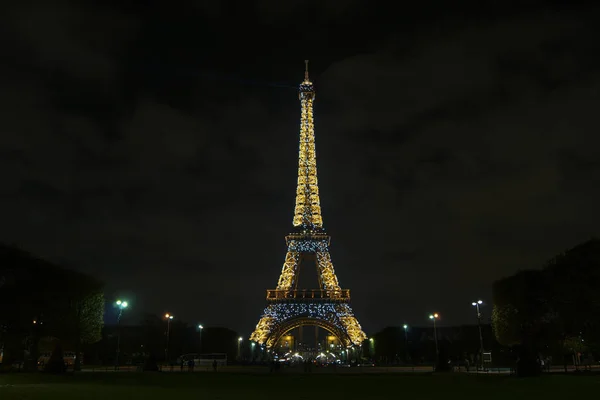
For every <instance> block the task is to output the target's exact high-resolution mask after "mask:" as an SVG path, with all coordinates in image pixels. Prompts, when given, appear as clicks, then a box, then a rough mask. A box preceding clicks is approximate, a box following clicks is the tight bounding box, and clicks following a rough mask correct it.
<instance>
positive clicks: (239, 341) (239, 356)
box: [238, 336, 244, 360]
mask: <svg viewBox="0 0 600 400" xmlns="http://www.w3.org/2000/svg"><path fill="white" fill-rule="evenodd" d="M242 340H244V338H242V337H241V336H240V337H239V338H238V360H240V359H241V358H242Z"/></svg>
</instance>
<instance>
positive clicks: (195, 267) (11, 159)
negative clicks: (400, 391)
mask: <svg viewBox="0 0 600 400" xmlns="http://www.w3.org/2000/svg"><path fill="white" fill-rule="evenodd" d="M509 3H510V2H509ZM132 4H134V3H132ZM228 7H229V6H228V5H227V4H225V3H221V2H198V1H196V2H189V3H186V5H185V6H183V5H182V8H181V9H180V10H179V11H177V12H176V10H175V9H172V8H171V9H165V10H162V11H161V10H159V9H155V8H153V7H150V6H148V7H144V8H143V9H142V8H140V9H136V7H135V6H134V5H130V6H129V8H125V7H124V6H118V7H117V6H115V7H112V8H109V7H108V6H104V5H103V6H95V7H92V6H87V7H79V8H73V7H72V6H68V4H67V3H66V2H65V3H57V4H56V5H54V4H53V7H50V8H48V7H47V6H46V7H41V6H40V7H35V8H32V7H26V6H25V5H24V4H23V5H21V6H16V7H13V8H11V9H10V12H7V13H4V14H3V15H4V20H3V21H4V22H6V23H4V24H3V28H2V29H3V30H5V31H6V33H7V35H5V37H10V38H11V40H10V46H9V47H7V48H8V49H9V50H10V54H12V55H13V56H12V57H11V56H9V54H8V53H7V54H6V55H5V56H4V57H3V59H4V58H7V59H8V62H6V63H4V64H3V65H2V66H1V67H0V70H1V71H2V74H0V82H1V83H2V87H3V91H2V93H0V102H1V104H2V106H3V111H4V112H3V119H2V121H3V122H2V134H1V135H0V157H1V158H0V176H1V178H2V182H3V186H2V188H1V189H0V193H2V197H1V202H2V204H1V210H2V211H1V212H2V214H1V215H0V218H2V221H3V224H2V227H3V228H2V230H0V240H3V241H6V242H11V243H12V242H16V243H18V244H19V245H21V246H23V247H25V248H26V249H28V250H31V251H32V252H34V253H37V254H40V255H41V256H45V257H48V258H50V259H53V260H62V261H65V262H68V263H69V264H72V265H76V266H78V268H81V269H82V270H84V271H88V272H92V273H94V274H96V275H98V276H99V277H101V278H102V279H105V280H106V281H107V282H108V283H109V287H110V288H111V289H114V290H115V291H117V292H119V293H121V291H127V292H129V293H131V296H134V295H135V299H136V302H137V303H138V305H139V307H140V308H143V309H144V310H147V311H155V312H163V311H165V309H168V310H167V311H170V312H172V313H176V312H177V315H181V316H182V317H183V318H186V319H188V320H195V319H198V320H202V321H205V322H206V323H207V324H225V325H228V326H231V327H233V328H235V329H239V330H240V331H243V332H249V331H250V330H251V329H252V328H253V324H254V323H255V322H256V319H257V318H258V316H259V314H260V312H261V310H262V307H263V306H264V304H263V294H264V289H266V288H268V287H271V286H274V285H275V284H276V281H277V278H278V274H279V272H280V269H281V264H282V262H283V257H284V252H285V243H284V240H283V236H284V235H285V234H286V233H287V231H288V230H289V229H290V223H291V217H292V215H291V214H292V207H293V201H294V198H293V196H294V190H295V173H296V168H297V167H296V152H297V127H298V121H297V118H298V116H299V109H298V108H299V104H298V99H297V94H296V92H295V85H296V84H297V83H299V80H300V79H301V78H302V67H303V64H302V60H303V59H304V58H305V57H306V56H305V54H306V53H309V55H310V54H312V55H314V56H315V57H312V56H311V60H312V61H311V74H312V76H313V78H314V81H315V83H316V87H317V101H316V130H317V152H318V155H319V175H320V178H319V179H320V184H321V193H322V198H321V200H322V207H323V212H324V221H325V225H326V228H327V229H328V230H329V232H330V233H331V234H332V236H333V239H332V248H331V250H332V257H333V261H334V264H335V267H336V271H337V273H338V275H339V278H340V282H341V283H342V285H343V286H346V287H349V288H350V289H352V291H353V298H354V308H355V309H356V312H357V314H358V316H359V318H360V320H361V321H363V323H364V325H365V326H366V328H368V329H376V328H380V327H382V326H384V325H387V324H394V323H399V321H400V320H405V319H406V320H411V321H414V323H415V324H419V323H421V322H423V321H422V320H421V318H422V317H423V316H425V315H426V314H427V312H429V311H431V310H433V309H434V308H435V309H438V310H439V311H440V312H441V313H443V315H444V316H447V321H449V322H464V321H466V320H467V318H469V317H470V314H468V313H469V312H470V311H472V310H470V309H469V307H468V304H469V302H470V301H471V298H472V297H476V296H482V297H486V298H488V299H489V290H490V284H491V282H492V281H493V280H494V279H496V278H498V277H501V276H503V275H506V274H510V273H512V272H514V271H516V270H517V269H519V268H529V267H535V266H537V265H541V263H542V262H543V261H544V260H545V259H547V258H549V257H551V256H552V255H553V254H555V253H557V252H559V251H561V250H563V249H565V248H567V247H570V246H572V245H574V244H576V243H577V242H579V241H582V240H585V239H587V237H589V236H590V235H592V234H594V233H595V232H596V231H597V225H598V222H600V221H599V219H600V215H598V213H597V211H596V208H597V207H595V204H596V203H597V202H598V197H599V196H600V193H598V190H597V187H599V186H598V185H597V184H595V183H597V181H598V180H599V179H600V174H599V172H598V171H599V169H598V165H597V162H596V161H595V160H596V159H597V158H598V152H597V148H598V146H597V145H596V144H597V142H598V140H597V138H596V136H597V135H596V133H595V131H594V129H595V128H594V127H595V123H594V122H595V121H594V119H593V118H594V117H593V116H594V111H595V109H597V107H598V97H597V93H598V87H599V84H600V74H599V73H598V66H599V65H598V63H599V61H598V58H597V57H596V56H595V51H594V42H593V38H594V37H596V36H597V33H598V32H596V30H597V28H596V27H595V25H594V23H593V21H594V18H595V15H597V13H596V10H594V9H587V10H576V11H572V12H568V13H567V12H562V13H560V14H559V13H556V12H533V11H532V12H530V13H528V14H526V15H525V14H518V13H517V12H516V11H513V12H512V15H511V14H510V13H509V12H508V10H509V7H508V6H506V9H503V10H504V11H503V12H498V14H497V16H496V17H495V18H492V19H493V21H491V22H490V21H489V20H487V21H484V20H482V19H481V18H475V19H470V17H469V15H468V13H465V14H464V16H463V17H461V19H454V20H453V21H454V22H452V23H447V22H446V23H441V22H439V21H440V15H441V16H443V15H447V16H449V18H450V17H451V16H452V15H454V14H453V13H454V11H453V12H448V14H443V12H442V11H440V14H436V15H434V14H431V15H430V16H428V15H429V14H428V13H427V12H425V11H423V10H421V11H420V12H419V13H417V14H414V15H419V17H418V18H417V17H414V18H417V20H418V22H419V23H418V24H416V23H413V24H404V23H400V21H405V20H406V19H407V18H409V16H407V15H405V14H409V13H408V12H407V13H404V14H403V15H402V16H398V17H397V18H398V21H396V23H395V24H383V23H382V24H380V25H382V26H378V27H377V28H376V29H375V28H374V29H372V32H367V29H366V27H365V23H366V22H365V21H366V20H365V19H364V18H362V19H353V18H355V17H354V16H355V15H358V16H360V15H361V14H362V15H363V16H373V15H375V14H377V13H375V11H374V10H373V9H372V8H362V7H364V4H363V3H361V2H352V3H351V4H350V3H349V5H348V7H347V8H344V9H340V8H337V7H334V6H333V3H332V2H325V3H322V4H321V5H320V6H319V7H321V8H320V9H319V11H320V12H321V14H320V15H319V16H318V18H313V19H311V21H313V20H314V22H315V23H317V22H318V21H321V22H322V24H321V25H319V24H318V23H317V24H316V25H314V27H312V28H311V31H312V34H311V35H309V36H306V35H304V33H303V31H302V29H304V28H306V27H305V25H303V24H304V22H303V21H298V18H297V17H296V15H297V10H298V9H300V8H303V7H309V8H311V9H312V10H315V7H317V6H316V5H314V4H312V5H309V6H305V5H304V4H303V3H301V2H287V3H286V4H279V3H277V5H275V4H274V3H273V2H259V3H256V4H254V5H248V6H246V7H247V8H248V10H247V13H246V14H247V15H245V18H241V16H239V15H238V16H236V15H237V14H236V15H233V14H227V15H229V16H230V18H228V19H227V20H223V19H220V18H222V15H225V13H229V11H230V10H229V9H228ZM307 9H308V8H307ZM256 10H266V11H265V12H263V13H260V14H259V13H257V11H256ZM267 11H268V12H267ZM563 11H564V10H563ZM444 12H446V11H444ZM456 12H458V11H456ZM380 18H381V21H385V18H391V17H384V16H381V17H380ZM242 20H244V21H246V22H244V23H241V24H240V25H239V26H238V27H237V28H238V30H237V31H235V32H245V34H243V35H240V34H239V33H238V34H237V36H236V37H235V38H232V37H230V36H231V35H230V33H231V32H233V31H231V29H230V25H231V26H233V25H235V24H237V23H238V22H239V21H242ZM220 21H223V24H224V25H223V26H219V27H218V26H217V25H219V24H220ZM332 21H335V22H336V24H337V25H336V27H338V28H336V29H335V30H331V29H329V28H328V27H330V26H331V25H327V24H329V23H330V22H332ZM361 21H362V22H361ZM276 22H277V23H276ZM325 22H327V24H325ZM211 24H212V25H211ZM275 25H278V26H279V28H277V30H274V29H275V28H273V26H275ZM383 25H385V27H384V26H383ZM225 26H226V28H224V27H225ZM281 26H285V29H283V28H281ZM108 27H110V28H108ZM226 33H227V34H226ZM359 37H360V38H359ZM265 38H267V39H268V40H267V39H265ZM355 38H356V40H355ZM338 44H339V45H338ZM248 55H250V56H248ZM7 56H8V57H7ZM465 304H466V305H467V306H464V305H465ZM389 305H392V306H393V307H394V309H395V310H396V311H395V312H394V314H393V315H391V314H390V313H389Z"/></svg>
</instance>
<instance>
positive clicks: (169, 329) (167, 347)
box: [165, 313, 173, 363]
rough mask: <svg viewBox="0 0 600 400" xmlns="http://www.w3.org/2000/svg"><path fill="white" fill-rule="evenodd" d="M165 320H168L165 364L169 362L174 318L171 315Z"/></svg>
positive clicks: (167, 314)
mask: <svg viewBox="0 0 600 400" xmlns="http://www.w3.org/2000/svg"><path fill="white" fill-rule="evenodd" d="M165 318H166V319H167V345H166V346H165V362H166V363H168V362H169V338H170V337H171V320H172V319H173V316H172V315H171V314H169V313H166V314H165Z"/></svg>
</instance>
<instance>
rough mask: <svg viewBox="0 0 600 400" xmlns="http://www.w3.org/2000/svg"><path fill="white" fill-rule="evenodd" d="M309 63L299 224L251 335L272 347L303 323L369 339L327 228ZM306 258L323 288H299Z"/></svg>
mask: <svg viewBox="0 0 600 400" xmlns="http://www.w3.org/2000/svg"><path fill="white" fill-rule="evenodd" d="M306 64H307V68H306V71H305V73H304V81H303V82H302V83H301V84H300V88H299V97H300V103H301V106H302V112H301V119H300V148H299V157H298V158H299V159H298V185H297V188H296V206H295V208H294V219H293V226H294V228H295V230H294V232H293V233H290V234H289V235H288V236H286V238H285V239H286V243H287V253H286V255H285V261H284V263H283V268H282V271H281V275H280V277H279V281H278V283H277V288H276V289H274V290H267V303H268V304H267V307H266V308H265V310H264V313H263V315H262V317H261V318H260V321H259V322H258V324H257V325H256V329H255V330H254V332H253V333H252V335H251V336H250V340H252V341H254V342H257V343H259V344H261V345H263V344H264V345H266V347H267V348H271V347H273V346H274V345H275V344H276V343H277V340H278V339H279V338H280V337H281V335H283V334H284V333H286V332H288V331H289V330H291V329H294V328H297V327H299V326H302V325H315V326H319V327H321V328H324V329H326V330H328V331H330V332H331V333H332V334H334V335H335V336H337V337H338V339H339V340H340V342H341V343H342V344H344V345H345V346H346V347H350V346H353V345H360V344H361V343H362V342H363V341H364V340H366V339H367V335H365V333H364V332H363V331H362V329H361V327H360V324H359V323H358V321H357V319H356V317H355V316H354V314H353V312H352V309H351V308H350V304H349V302H350V291H349V290H347V289H341V288H340V285H339V283H338V279H337V276H336V274H335V270H334V268H333V263H332V262H331V256H330V254H329V243H330V237H329V235H327V233H326V232H325V230H324V229H323V218H322V216H321V204H320V200H319V184H318V180H317V157H316V152H315V130H314V121H313V102H314V100H315V90H314V87H313V84H312V82H311V81H310V79H309V77H308V61H306ZM304 261H314V262H315V263H316V266H317V273H318V279H319V286H320V288H319V289H312V290H307V289H298V287H297V286H298V276H299V272H300V266H301V265H302V264H303V262H304Z"/></svg>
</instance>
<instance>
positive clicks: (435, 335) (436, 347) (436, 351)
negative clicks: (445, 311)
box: [429, 313, 440, 364]
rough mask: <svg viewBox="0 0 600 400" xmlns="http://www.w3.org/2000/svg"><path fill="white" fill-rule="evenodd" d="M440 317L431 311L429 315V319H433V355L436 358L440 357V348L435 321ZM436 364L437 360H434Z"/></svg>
mask: <svg viewBox="0 0 600 400" xmlns="http://www.w3.org/2000/svg"><path fill="white" fill-rule="evenodd" d="M439 317H440V315H439V314H438V313H433V314H431V315H430V316H429V319H430V320H432V321H433V338H434V340H435V356H436V359H437V358H439V357H440V349H439V348H438V338H437V326H436V325H435V321H436V320H437V319H438V318H439ZM436 364H437V362H436Z"/></svg>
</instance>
